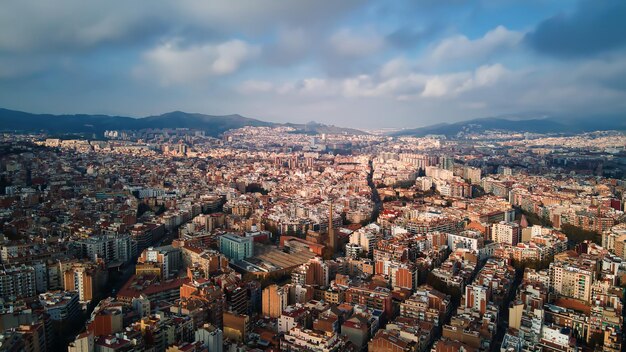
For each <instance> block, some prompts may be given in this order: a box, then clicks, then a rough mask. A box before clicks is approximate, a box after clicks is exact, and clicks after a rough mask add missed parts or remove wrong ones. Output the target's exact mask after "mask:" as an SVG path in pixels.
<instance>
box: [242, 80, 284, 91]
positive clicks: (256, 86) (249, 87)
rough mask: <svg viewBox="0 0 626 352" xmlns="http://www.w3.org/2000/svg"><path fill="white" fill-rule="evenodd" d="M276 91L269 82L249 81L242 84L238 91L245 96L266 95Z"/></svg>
mask: <svg viewBox="0 0 626 352" xmlns="http://www.w3.org/2000/svg"><path fill="white" fill-rule="evenodd" d="M273 89H275V87H274V84H273V83H272V82H269V81H257V80H247V81H244V82H243V83H241V85H240V86H239V88H238V90H239V92H241V93H244V94H248V93H250V94H252V93H265V92H270V91H272V90H273Z"/></svg>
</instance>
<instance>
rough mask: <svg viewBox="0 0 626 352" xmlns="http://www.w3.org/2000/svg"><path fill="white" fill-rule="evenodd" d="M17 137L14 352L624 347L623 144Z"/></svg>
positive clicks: (9, 213) (8, 290)
mask: <svg viewBox="0 0 626 352" xmlns="http://www.w3.org/2000/svg"><path fill="white" fill-rule="evenodd" d="M1 138H2V139H1V140H0V226H1V230H2V235H1V236H0V262H1V264H2V266H1V267H0V269H1V270H0V297H1V300H0V333H1V335H0V351H38V352H44V351H65V350H67V351H69V352H105V351H106V352H113V351H155V352H162V351H167V352H174V351H196V352H199V351H209V352H214V351H215V352H222V351H261V350H265V351H315V352H334V351H366V350H369V351H384V352H400V351H409V352H418V351H419V352H423V351H434V352H448V351H465V352H473V351H516V352H521V351H562V352H573V351H592V350H594V349H595V350H604V351H616V352H617V351H621V350H622V344H623V304H624V287H626V222H625V220H626V218H625V216H624V203H625V202H626V136H624V134H621V133H617V132H595V133H587V134H584V135H574V136H562V135H541V134H530V133H519V134H511V133H503V132H498V131H492V132H484V133H480V134H478V133H469V132H468V133H461V134H459V135H458V136H457V137H456V138H445V137H443V136H437V135H432V136H427V137H423V138H416V137H390V136H387V135H382V134H374V133H373V134H357V135H350V134H345V133H344V134H312V133H302V132H301V131H297V130H295V129H294V128H291V127H288V126H278V127H244V128H239V129H234V130H230V131H227V132H226V133H224V134H223V135H222V136H221V137H220V138H212V137H208V136H207V135H205V133H204V132H203V131H200V130H193V129H150V130H136V131H107V132H106V133H105V134H104V139H83V138H68V137H67V136H65V137H64V138H51V136H46V135H32V134H31V135H25V134H22V135H19V134H4V135H2V137H1Z"/></svg>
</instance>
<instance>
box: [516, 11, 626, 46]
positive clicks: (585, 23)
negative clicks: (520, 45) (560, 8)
mask: <svg viewBox="0 0 626 352" xmlns="http://www.w3.org/2000/svg"><path fill="white" fill-rule="evenodd" d="M525 41H526V43H527V44H528V45H530V47H532V48H533V49H534V50H536V51H538V52H540V53H544V54H547V55H550V56H555V57H560V58H574V57H584V56H592V55H595V54H598V53H601V52H605V51H609V50H612V49H615V48H620V47H624V46H626V1H623V0H608V1H596V0H583V1H581V2H580V3H579V5H578V7H577V9H576V10H575V11H574V12H573V13H571V14H559V15H556V16H554V17H551V18H549V19H547V20H545V21H543V22H541V23H540V24H539V25H538V26H537V27H536V29H535V30H534V31H533V32H530V33H528V34H527V35H526V38H525Z"/></svg>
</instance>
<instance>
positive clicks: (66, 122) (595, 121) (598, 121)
mask: <svg viewBox="0 0 626 352" xmlns="http://www.w3.org/2000/svg"><path fill="white" fill-rule="evenodd" d="M244 126H257V127H258V126H270V127H271V126H288V127H293V128H294V129H295V133H302V134H322V133H326V134H349V135H362V134H366V132H363V131H360V130H357V129H353V128H343V127H336V126H332V125H324V124H321V123H317V122H309V123H306V124H294V123H285V124H280V123H273V122H266V121H261V120H257V119H253V118H248V117H244V116H241V115H237V114H235V115H222V116H214V115H205V114H197V113H187V112H182V111H173V112H168V113H165V114H162V115H155V116H147V117H142V118H133V117H126V116H110V115H87V114H77V115H52V114H32V113H28V112H22V111H15V110H8V109H2V108H0V131H20V132H42V131H43V132H47V133H49V134H53V135H54V134H90V135H91V134H96V135H98V136H102V134H103V132H104V131H106V130H141V129H148V128H190V129H197V130H203V131H205V133H206V134H207V135H209V136H214V137H217V136H219V135H221V134H223V133H224V132H226V131H228V130H231V129H236V128H241V127H244ZM607 130H618V131H626V118H625V117H624V116H616V115H611V116H593V117H569V116H558V115H552V116H546V115H542V114H526V115H507V116H495V117H486V118H479V119H472V120H466V121H461V122H455V123H439V124H435V125H430V126H426V127H420V128H413V129H403V130H399V131H395V132H392V133H390V134H389V135H390V136H416V137H422V136H426V135H445V136H448V137H455V136H458V135H459V134H467V133H482V132H485V131H504V132H530V133H558V134H574V133H582V132H592V131H607Z"/></svg>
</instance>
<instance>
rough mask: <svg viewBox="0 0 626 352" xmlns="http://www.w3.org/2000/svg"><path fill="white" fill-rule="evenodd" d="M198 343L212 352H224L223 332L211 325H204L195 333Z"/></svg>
mask: <svg viewBox="0 0 626 352" xmlns="http://www.w3.org/2000/svg"><path fill="white" fill-rule="evenodd" d="M195 337H196V339H195V340H196V341H200V342H202V344H203V346H204V347H206V348H207V349H208V350H209V351H211V352H222V351H223V349H224V342H223V341H224V337H223V333H222V330H220V329H218V328H216V327H215V326H213V325H211V324H204V326H202V327H201V328H198V329H197V330H196V333H195Z"/></svg>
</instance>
